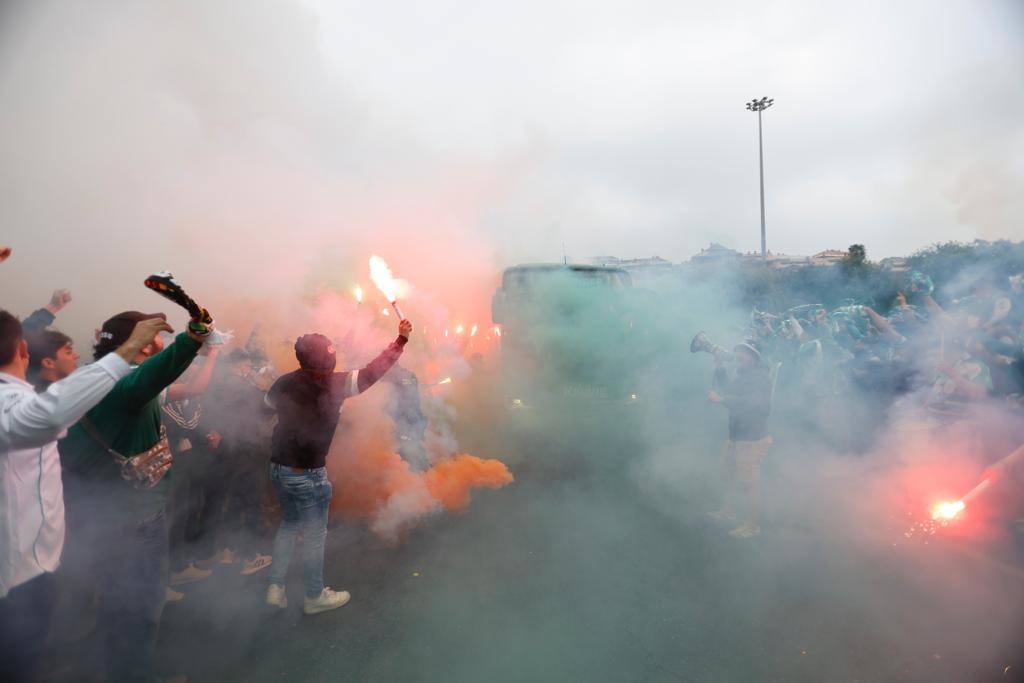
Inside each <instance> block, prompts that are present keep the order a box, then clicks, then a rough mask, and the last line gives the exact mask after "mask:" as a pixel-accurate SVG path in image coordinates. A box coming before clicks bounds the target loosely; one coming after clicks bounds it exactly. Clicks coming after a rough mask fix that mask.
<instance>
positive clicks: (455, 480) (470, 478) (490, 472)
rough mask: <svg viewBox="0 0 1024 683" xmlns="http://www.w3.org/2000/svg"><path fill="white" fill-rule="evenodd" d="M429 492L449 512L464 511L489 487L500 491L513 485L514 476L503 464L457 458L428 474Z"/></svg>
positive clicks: (464, 456) (441, 463) (492, 461)
mask: <svg viewBox="0 0 1024 683" xmlns="http://www.w3.org/2000/svg"><path fill="white" fill-rule="evenodd" d="M425 478H426V480H427V490H429V491H430V495H431V496H433V497H434V499H435V500H437V501H438V502H439V503H441V505H442V506H443V507H444V509H445V510H461V509H464V508H465V507H466V506H467V505H469V494H470V491H472V490H473V489H475V488H480V487H484V486H486V487H487V488H490V489H500V488H501V487H503V486H505V485H506V484H510V483H512V473H511V472H509V471H508V468H507V467H505V463H503V462H501V461H500V460H481V459H480V458H478V457H476V456H475V455H457V456H455V457H454V458H448V459H447V460H442V461H440V462H438V463H437V464H435V465H434V466H433V467H431V468H430V469H429V470H427V472H426V474H425Z"/></svg>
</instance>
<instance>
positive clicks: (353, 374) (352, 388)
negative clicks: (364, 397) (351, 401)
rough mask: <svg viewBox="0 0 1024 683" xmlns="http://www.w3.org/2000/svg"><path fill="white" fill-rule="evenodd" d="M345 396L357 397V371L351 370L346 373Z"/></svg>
mask: <svg viewBox="0 0 1024 683" xmlns="http://www.w3.org/2000/svg"><path fill="white" fill-rule="evenodd" d="M345 395H346V396H348V397H352V396H358V395H359V371H358V370H351V371H349V373H348V382H346V387H345Z"/></svg>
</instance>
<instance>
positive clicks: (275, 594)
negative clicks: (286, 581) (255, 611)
mask: <svg viewBox="0 0 1024 683" xmlns="http://www.w3.org/2000/svg"><path fill="white" fill-rule="evenodd" d="M267 604H268V605H272V606H273V607H279V608H281V609H284V608H285V607H287V606H288V596H287V595H286V594H285V591H284V586H278V585H277V584H275V583H272V584H270V585H269V586H267Z"/></svg>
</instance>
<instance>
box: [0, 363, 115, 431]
mask: <svg viewBox="0 0 1024 683" xmlns="http://www.w3.org/2000/svg"><path fill="white" fill-rule="evenodd" d="M129 372H131V367H130V366H129V365H128V363H126V362H125V361H124V359H122V358H121V357H120V356H118V355H117V354H116V353H108V354H107V355H106V356H104V357H103V358H101V359H100V360H98V361H97V362H95V363H92V364H91V365H87V366H85V367H84V368H79V369H78V370H75V371H74V372H73V373H71V374H70V375H68V376H67V377H65V378H64V379H62V380H60V381H59V382H54V383H53V384H51V385H50V387H49V388H48V389H47V390H46V391H44V392H43V393H41V394H36V393H30V392H27V391H26V392H18V393H17V394H16V395H10V394H9V400H8V401H6V402H4V403H3V404H0V451H5V450H8V449H12V448H37V447H39V446H42V445H44V444H47V443H49V442H50V441H53V440H54V439H56V438H58V437H59V436H60V434H61V432H63V431H64V430H65V429H67V428H68V427H70V426H71V425H73V424H75V423H76V422H78V421H79V420H80V419H81V418H82V416H83V415H85V414H86V413H87V412H89V411H90V410H91V409H92V408H93V407H94V406H95V405H96V404H97V403H99V402H100V401H101V400H103V397H104V396H106V395H107V393H109V392H110V390H111V389H113V388H114V385H115V384H116V383H117V381H118V380H119V379H121V378H122V377H124V376H126V375H127V374H128V373H129Z"/></svg>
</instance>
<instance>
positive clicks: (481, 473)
mask: <svg viewBox="0 0 1024 683" xmlns="http://www.w3.org/2000/svg"><path fill="white" fill-rule="evenodd" d="M339 471H340V475H339V477H338V478H337V480H336V483H335V489H334V500H333V501H332V505H333V507H334V508H335V509H336V510H337V511H338V512H339V513H340V514H341V515H343V516H344V517H346V518H348V519H365V520H366V521H368V522H369V525H370V528H371V529H372V530H373V531H374V532H375V533H376V534H377V535H378V536H380V537H381V538H383V539H385V540H388V541H395V540H397V539H398V538H399V536H400V535H401V534H402V533H403V532H405V531H408V530H409V529H410V528H412V527H413V526H415V525H416V523H417V522H418V521H419V520H420V519H422V518H423V517H424V516H426V515H428V514H431V513H433V512H436V511H438V510H439V509H444V510H447V511H456V510H464V509H465V508H466V507H467V506H468V505H469V502H470V496H471V493H472V491H473V489H476V488H481V487H487V488H491V489H499V488H501V487H503V486H505V485H507V484H510V483H511V482H512V480H513V477H512V473H511V472H509V470H508V468H507V467H506V466H505V464H504V463H502V462H501V461H499V460H482V459H480V458H478V457H476V456H473V455H457V456H454V457H451V458H447V459H445V460H441V461H440V462H438V463H436V464H435V465H434V466H433V467H431V468H430V469H429V470H427V471H426V472H413V471H412V470H410V469H409V464H408V463H407V462H405V461H404V460H403V459H402V458H401V456H399V455H398V454H397V453H393V452H391V451H389V450H381V451H376V452H371V451H364V452H362V453H359V454H356V455H354V456H353V457H351V458H348V459H347V462H345V463H344V464H342V465H341V466H340V467H339Z"/></svg>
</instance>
